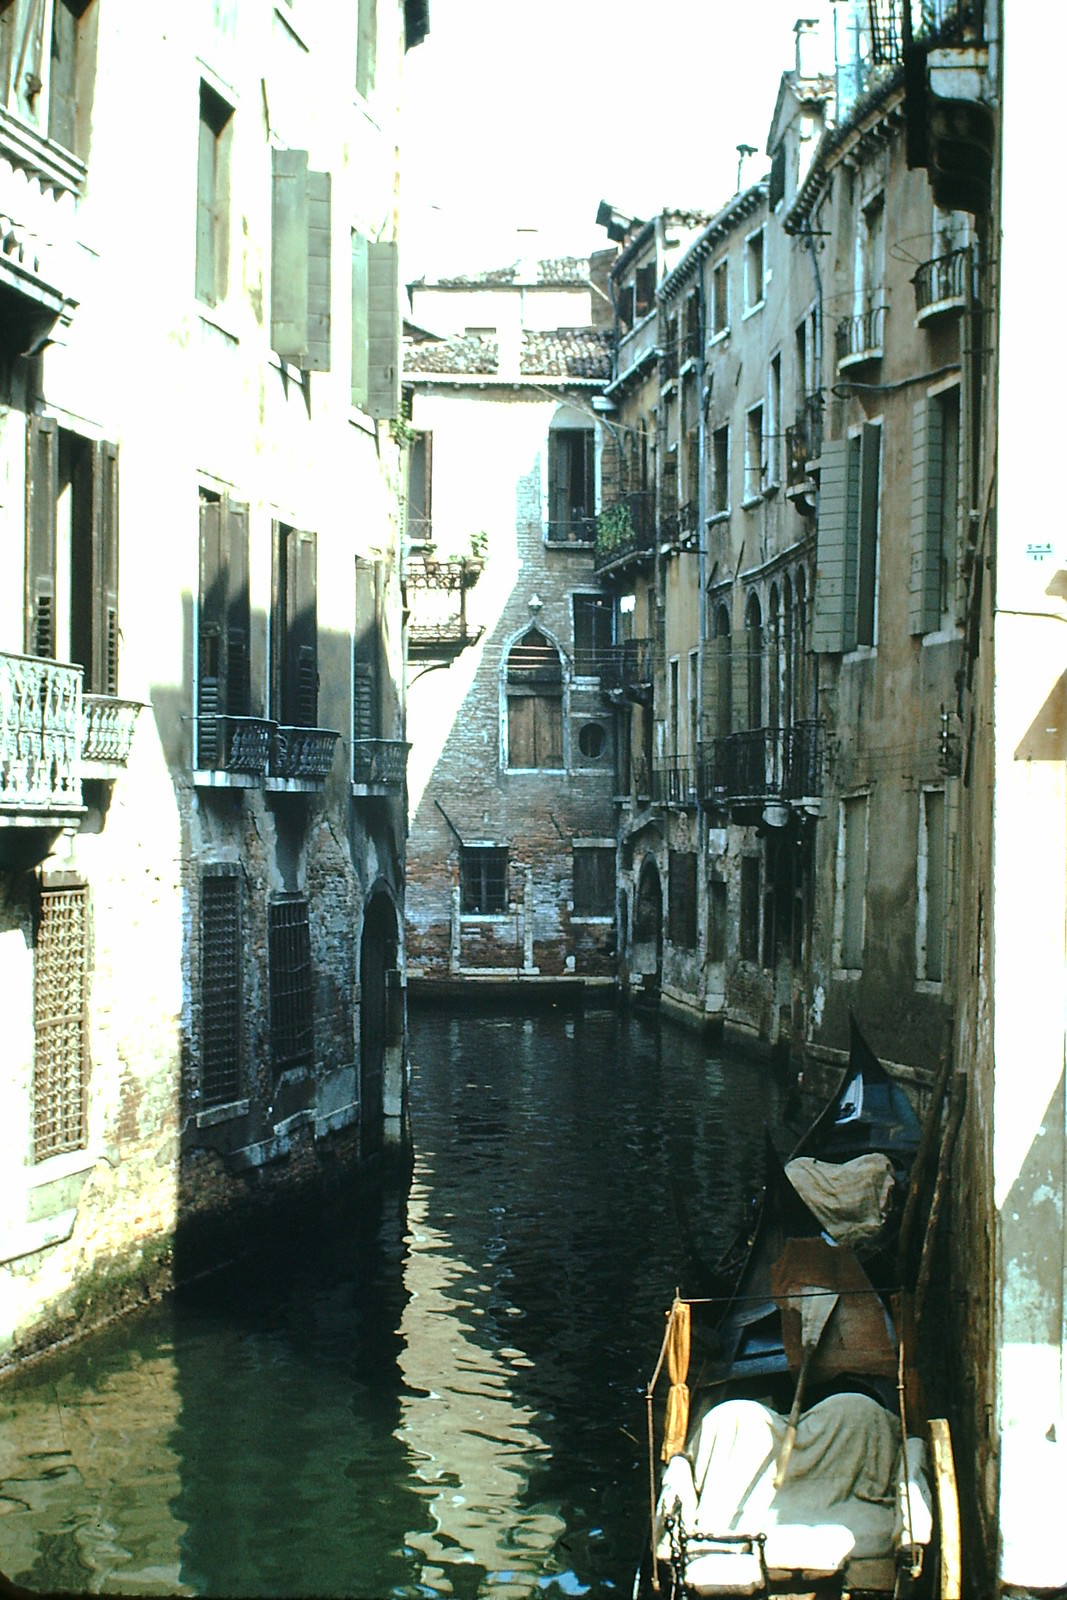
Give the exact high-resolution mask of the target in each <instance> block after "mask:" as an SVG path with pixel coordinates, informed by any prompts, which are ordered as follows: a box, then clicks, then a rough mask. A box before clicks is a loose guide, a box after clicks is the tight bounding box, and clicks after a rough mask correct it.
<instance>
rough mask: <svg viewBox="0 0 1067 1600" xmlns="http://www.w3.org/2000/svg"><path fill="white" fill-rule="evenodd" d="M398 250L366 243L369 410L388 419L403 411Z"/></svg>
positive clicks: (383, 244)
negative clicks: (401, 400)
mask: <svg viewBox="0 0 1067 1600" xmlns="http://www.w3.org/2000/svg"><path fill="white" fill-rule="evenodd" d="M397 270H398V269H397V249H396V245H395V244H393V243H391V242H390V241H385V242H383V243H381V244H368V245H367V302H368V304H367V369H368V376H367V412H368V414H369V415H370V416H372V417H374V418H375V419H376V420H377V421H379V422H380V421H387V420H389V419H391V418H393V417H396V416H398V415H399V411H400V350H399V341H400V311H399V303H398V287H397Z"/></svg>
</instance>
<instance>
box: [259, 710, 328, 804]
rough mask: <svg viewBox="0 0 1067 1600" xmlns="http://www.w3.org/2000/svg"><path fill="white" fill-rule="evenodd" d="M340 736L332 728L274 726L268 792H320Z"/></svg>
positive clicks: (277, 724)
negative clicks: (277, 790) (283, 790)
mask: <svg viewBox="0 0 1067 1600" xmlns="http://www.w3.org/2000/svg"><path fill="white" fill-rule="evenodd" d="M340 737H341V735H340V734H339V733H337V732H335V731H334V729H332V728H300V727H294V726H292V725H290V724H287V723H276V724H275V725H274V729H273V735H272V738H271V747H270V771H269V773H268V775H267V778H266V787H267V788H268V789H286V790H296V791H301V790H302V791H308V790H316V789H321V788H322V787H323V785H324V784H325V782H326V779H327V777H328V776H329V773H330V768H331V767H332V766H333V756H334V750H335V749H336V746H337V741H338V739H339V738H340Z"/></svg>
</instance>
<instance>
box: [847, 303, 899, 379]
mask: <svg viewBox="0 0 1067 1600" xmlns="http://www.w3.org/2000/svg"><path fill="white" fill-rule="evenodd" d="M888 309H889V307H888V306H884V305H871V306H868V307H867V309H866V310H865V311H859V312H857V313H856V315H855V316H853V317H842V318H841V319H840V321H839V322H838V324H837V328H836V330H835V336H834V350H835V355H836V357H837V370H838V371H839V372H844V371H845V370H847V369H848V368H849V367H859V366H864V365H865V364H866V363H867V362H869V361H881V359H882V353H883V349H884V343H885V318H886V312H887V311H888Z"/></svg>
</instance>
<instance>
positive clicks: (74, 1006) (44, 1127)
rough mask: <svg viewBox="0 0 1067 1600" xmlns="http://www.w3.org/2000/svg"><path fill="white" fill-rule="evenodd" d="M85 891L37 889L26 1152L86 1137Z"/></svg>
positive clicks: (52, 1150) (81, 1143)
mask: <svg viewBox="0 0 1067 1600" xmlns="http://www.w3.org/2000/svg"><path fill="white" fill-rule="evenodd" d="M88 920H89V891H88V888H87V887H86V885H85V884H80V885H77V886H73V887H64V888H61V889H60V888H57V889H45V890H44V891H43V892H42V895H41V919H40V924H39V926H38V929H37V940H36V947H35V951H34V981H33V1009H34V1063H33V1154H34V1160H35V1161H44V1160H46V1159H47V1157H49V1156H54V1155H59V1154H60V1153H61V1152H63V1151H65V1150H81V1149H84V1147H85V1145H86V1143H87V1137H88V1130H87V1117H86V1089H87V1080H88V1071H89V1027H88V1015H87V990H88V962H87V949H88Z"/></svg>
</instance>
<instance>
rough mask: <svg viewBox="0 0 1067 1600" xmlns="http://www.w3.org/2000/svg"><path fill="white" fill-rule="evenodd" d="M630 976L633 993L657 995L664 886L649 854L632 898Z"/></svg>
mask: <svg viewBox="0 0 1067 1600" xmlns="http://www.w3.org/2000/svg"><path fill="white" fill-rule="evenodd" d="M630 973H631V983H632V985H633V987H634V989H635V990H640V989H644V990H645V991H646V992H651V993H653V994H659V991H660V985H661V983H662V981H663V884H662V882H661V880H660V875H659V867H658V865H657V863H656V858H655V856H652V855H648V856H646V857H645V859H644V861H643V863H642V865H641V872H640V875H639V877H638V880H637V893H636V894H635V896H634V927H633V940H632V943H631V947H630Z"/></svg>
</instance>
